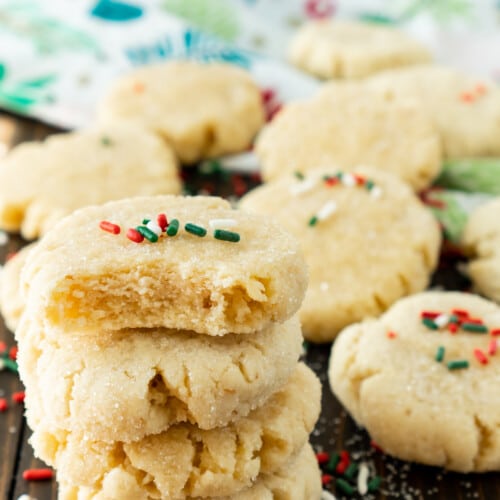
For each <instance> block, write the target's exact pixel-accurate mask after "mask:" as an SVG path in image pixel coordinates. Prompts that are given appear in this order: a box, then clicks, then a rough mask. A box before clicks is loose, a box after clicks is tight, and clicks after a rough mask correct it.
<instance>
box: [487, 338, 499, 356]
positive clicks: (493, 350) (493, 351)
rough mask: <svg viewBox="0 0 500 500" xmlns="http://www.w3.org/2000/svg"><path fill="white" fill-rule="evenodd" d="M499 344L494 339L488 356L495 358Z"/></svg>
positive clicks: (490, 344)
mask: <svg viewBox="0 0 500 500" xmlns="http://www.w3.org/2000/svg"><path fill="white" fill-rule="evenodd" d="M497 347H498V343H497V340H496V339H492V340H491V341H490V343H489V345H488V354H489V355H490V356H493V355H494V354H495V353H496V352H497Z"/></svg>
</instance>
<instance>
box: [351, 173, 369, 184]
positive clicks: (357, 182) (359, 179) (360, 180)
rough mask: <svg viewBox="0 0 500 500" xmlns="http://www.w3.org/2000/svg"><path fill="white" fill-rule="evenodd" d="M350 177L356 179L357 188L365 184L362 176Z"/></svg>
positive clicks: (354, 175)
mask: <svg viewBox="0 0 500 500" xmlns="http://www.w3.org/2000/svg"><path fill="white" fill-rule="evenodd" d="M352 175H353V177H354V178H355V179H356V184H357V185H358V186H362V185H363V184H364V183H365V182H366V179H365V178H364V177H363V176H362V175H359V174H352Z"/></svg>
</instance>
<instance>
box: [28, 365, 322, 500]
mask: <svg viewBox="0 0 500 500" xmlns="http://www.w3.org/2000/svg"><path fill="white" fill-rule="evenodd" d="M32 395H33V396H34V397H37V395H36V394H34V393H32ZM320 397H321V387H320V383H319V380H318V379H317V378H316V376H315V375H314V373H313V372H312V371H311V370H310V369H309V368H307V367H306V366H305V365H304V364H298V365H297V367H296V369H295V371H294V373H293V374H292V376H291V377H290V380H289V381H288V383H287V385H286V386H285V387H284V388H283V389H281V390H280V391H279V392H277V393H275V394H274V395H273V396H272V397H271V398H270V399H268V401H267V402H266V403H265V404H264V405H263V406H261V407H259V408H257V409H255V410H253V411H252V412H251V413H250V414H249V415H248V416H247V417H244V418H241V419H239V420H237V421H236V422H233V423H231V424H229V425H228V426H227V427H221V428H217V429H212V430H205V431H204V430H201V429H199V428H197V427H196V426H194V425H191V424H177V425H175V426H173V427H170V429H168V430H167V431H165V432H162V433H160V434H155V435H150V436H147V437H145V438H143V439H141V440H139V441H135V442H131V443H122V442H115V443H105V442H103V441H90V440H85V439H82V438H81V436H78V435H76V434H74V433H67V432H65V431H63V430H62V429H56V428H44V427H43V426H42V425H40V426H35V428H34V434H33V436H32V438H31V444H32V445H33V448H34V450H35V453H36V454H37V455H38V456H39V457H40V458H41V459H43V460H44V461H46V462H47V463H48V464H50V465H52V466H54V467H55V468H56V469H57V471H58V474H59V476H60V477H62V478H64V480H65V481H68V482H69V483H73V484H79V485H81V486H87V487H90V488H97V487H99V485H100V484H102V482H103V481H104V479H105V478H106V477H107V476H108V475H109V474H110V473H111V472H112V471H113V470H115V469H122V470H124V471H125V472H127V473H128V474H130V475H132V476H134V477H138V478H140V480H141V482H142V484H143V487H144V489H146V490H147V491H148V492H149V493H150V495H151V496H153V497H156V498H158V497H165V498H184V497H186V496H194V497H196V496H201V497H204V496H226V495H227V496H230V495H233V494H236V493H238V492H240V491H242V490H244V489H245V488H248V487H250V486H251V485H252V482H253V481H254V480H255V478H256V477H257V476H258V475H259V474H272V473H273V472H275V471H276V470H278V469H280V468H281V467H283V466H284V465H285V464H286V463H287V462H289V461H290V460H291V459H292V458H293V457H294V456H295V455H296V454H297V453H298V452H299V451H300V450H301V449H302V448H303V446H304V445H305V444H306V442H307V439H308V435H309V433H310V432H311V431H312V429H313V427H314V424H315V423H316V420H317V418H318V415H319V411H320ZM30 404H31V401H29V399H28V398H27V406H28V407H29V405H30Z"/></svg>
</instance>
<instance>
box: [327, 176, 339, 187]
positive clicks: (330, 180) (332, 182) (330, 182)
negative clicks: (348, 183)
mask: <svg viewBox="0 0 500 500" xmlns="http://www.w3.org/2000/svg"><path fill="white" fill-rule="evenodd" d="M339 182H340V179H338V177H328V179H325V184H326V185H327V186H328V187H332V186H335V184H338V183H339Z"/></svg>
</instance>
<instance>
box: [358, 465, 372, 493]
mask: <svg viewBox="0 0 500 500" xmlns="http://www.w3.org/2000/svg"><path fill="white" fill-rule="evenodd" d="M369 476H370V469H369V468H368V465H366V464H365V462H362V463H361V464H359V472H358V482H357V483H358V491H359V494H360V495H366V494H367V493H368V477H369Z"/></svg>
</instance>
